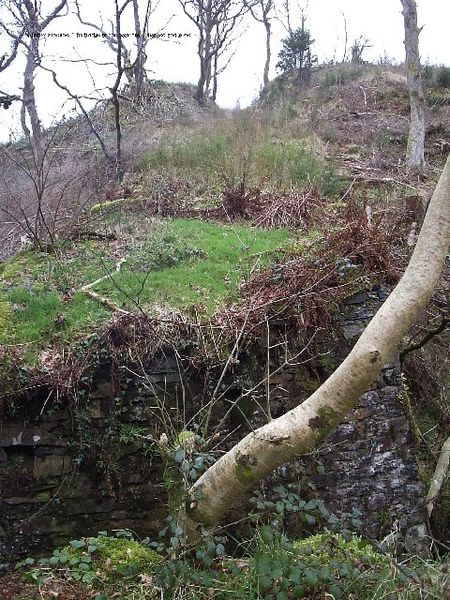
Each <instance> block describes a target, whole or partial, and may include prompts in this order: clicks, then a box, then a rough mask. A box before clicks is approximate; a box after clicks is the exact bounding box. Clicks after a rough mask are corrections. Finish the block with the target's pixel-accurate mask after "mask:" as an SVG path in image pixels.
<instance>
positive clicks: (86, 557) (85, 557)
mask: <svg viewBox="0 0 450 600" xmlns="http://www.w3.org/2000/svg"><path fill="white" fill-rule="evenodd" d="M80 560H81V562H84V563H88V564H89V563H91V562H92V557H91V556H89V554H86V555H85V556H82V557H81V559H80Z"/></svg>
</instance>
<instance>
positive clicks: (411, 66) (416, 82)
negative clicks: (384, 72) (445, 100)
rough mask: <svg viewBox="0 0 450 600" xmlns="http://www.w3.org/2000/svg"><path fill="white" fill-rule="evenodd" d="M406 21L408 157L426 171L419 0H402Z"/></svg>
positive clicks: (417, 166)
mask: <svg viewBox="0 0 450 600" xmlns="http://www.w3.org/2000/svg"><path fill="white" fill-rule="evenodd" d="M401 2H402V6H403V19H404V24H405V51H406V73H407V79H408V88H409V101H410V106H411V115H410V126H409V137H408V148H407V153H406V160H407V163H408V165H409V166H410V167H412V168H414V169H418V170H419V171H422V170H423V168H424V166H425V157H424V152H425V150H424V148H425V98H424V95H423V87H422V69H421V66H420V55H419V34H420V31H421V30H420V29H419V28H418V27H417V6H416V2H415V0H401Z"/></svg>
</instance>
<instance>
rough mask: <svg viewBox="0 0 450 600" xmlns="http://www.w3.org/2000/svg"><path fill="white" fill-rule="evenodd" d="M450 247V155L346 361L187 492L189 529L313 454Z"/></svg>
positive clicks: (210, 521) (388, 352)
mask: <svg viewBox="0 0 450 600" xmlns="http://www.w3.org/2000/svg"><path fill="white" fill-rule="evenodd" d="M449 243H450V157H449V158H448V159H447V163H446V165H445V167H444V170H443V172H442V175H441V178H440V180H439V182H438V185H437V186H436V189H435V191H434V193H433V197H432V199H431V201H430V205H429V208H428V212H427V214H426V217H425V220H424V223H423V226H422V230H421V232H420V235H419V237H418V240H417V244H416V247H415V250H414V252H413V255H412V257H411V260H410V262H409V264H408V266H407V268H406V270H405V273H404V275H403V277H402V278H401V280H400V281H399V283H398V284H397V286H396V287H395V289H394V290H393V292H392V293H391V295H390V296H389V298H388V299H387V300H386V302H385V303H384V305H383V306H382V307H381V308H380V310H379V311H378V312H377V314H376V315H375V317H374V318H373V319H372V321H371V322H370V323H369V325H368V326H367V328H366V329H365V331H364V332H363V333H362V335H361V337H360V338H359V340H358V341H357V343H356V344H355V346H354V348H353V350H352V351H351V352H350V354H349V355H348V357H347V358H346V359H345V360H344V362H343V363H342V364H341V365H340V366H339V367H338V368H337V370H336V371H335V372H334V373H333V374H332V375H331V376H330V377H329V378H328V379H327V381H325V382H324V383H323V384H322V385H321V386H320V388H319V389H318V390H317V391H316V392H314V393H313V394H312V395H311V396H310V397H309V398H308V399H307V400H306V401H305V402H303V403H302V404H300V405H299V406H297V407H296V408H294V409H293V410H291V411H289V412H288V413H286V414H285V415H283V416H282V417H279V418H278V419H275V420H273V421H271V422H270V423H268V424H266V425H264V426H263V427H260V428H259V429H257V430H256V431H254V432H252V433H250V434H248V435H247V436H246V437H245V438H244V439H243V440H241V441H240V442H239V443H238V444H237V445H236V446H234V448H232V449H231V450H230V451H229V452H228V453H227V454H225V455H224V456H222V457H221V458H220V459H219V460H218V461H217V462H216V463H215V464H214V465H212V466H211V467H210V468H209V469H208V470H207V471H206V472H205V473H204V474H203V475H202V476H201V477H200V478H199V479H198V481H197V482H196V483H195V484H194V485H193V486H192V488H191V490H190V492H189V499H188V506H187V517H186V531H187V537H188V539H190V540H192V539H195V537H196V536H197V534H198V530H199V527H200V525H203V526H206V527H210V526H213V525H215V524H216V523H217V522H218V521H219V520H220V519H221V517H222V516H223V515H224V514H225V512H226V511H227V510H228V508H229V507H230V506H231V505H232V504H233V503H234V502H235V500H236V499H237V498H238V497H239V496H241V495H242V494H243V493H244V492H246V491H247V490H248V489H249V488H250V487H251V486H252V485H253V484H254V483H256V482H257V481H259V480H260V479H262V478H263V477H265V476H266V475H268V474H269V473H271V472H272V471H273V470H274V469H276V468H277V467H279V466H280V465H282V464H283V463H286V462H288V461H289V460H291V459H292V458H294V457H295V456H297V455H300V454H302V453H305V452H308V451H310V450H311V449H312V448H314V447H316V446H317V444H318V443H319V442H320V441H321V440H322V439H323V438H324V437H325V436H326V435H327V434H328V433H329V432H330V431H331V430H333V429H334V428H335V427H336V426H337V425H338V424H339V423H340V422H341V421H342V420H343V418H344V417H345V416H346V415H347V413H348V412H349V411H350V410H351V409H352V407H353V406H354V404H355V403H356V401H357V400H358V398H359V397H360V396H361V394H363V393H364V392H365V391H366V390H367V389H368V388H369V387H370V385H371V384H372V383H373V381H374V380H375V379H376V377H377V376H378V375H379V373H380V371H381V369H382V367H383V365H385V364H386V363H388V362H389V360H390V359H391V358H392V355H393V354H394V353H395V352H396V350H397V347H398V345H399V344H400V342H401V340H402V338H403V336H404V335H405V334H406V333H407V331H408V330H409V328H410V327H411V325H412V323H413V322H414V320H415V319H416V318H417V316H418V315H419V313H420V311H421V310H422V309H423V308H424V307H425V306H426V304H427V303H428V301H429V299H430V297H431V295H432V293H433V290H434V288H435V286H436V283H437V281H438V279H439V276H440V273H441V270H442V268H443V265H444V262H445V258H446V256H447V252H448V247H449Z"/></svg>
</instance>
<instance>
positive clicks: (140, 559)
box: [16, 532, 162, 586]
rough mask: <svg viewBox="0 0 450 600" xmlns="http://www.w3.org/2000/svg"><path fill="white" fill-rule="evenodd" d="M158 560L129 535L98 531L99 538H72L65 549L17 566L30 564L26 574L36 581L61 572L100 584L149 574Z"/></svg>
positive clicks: (77, 579) (73, 577)
mask: <svg viewBox="0 0 450 600" xmlns="http://www.w3.org/2000/svg"><path fill="white" fill-rule="evenodd" d="M161 560H162V558H161V556H160V555H159V554H157V553H156V552H155V551H154V550H152V549H150V548H148V547H147V546H145V545H142V544H140V543H139V542H137V541H135V540H133V539H132V537H130V535H127V536H125V537H124V536H123V534H121V533H120V532H119V533H118V535H116V536H115V537H109V536H107V534H106V532H101V533H100V534H99V535H98V537H88V538H81V539H78V540H72V541H71V542H70V543H69V544H68V545H67V546H65V547H64V548H61V549H56V550H54V552H53V554H52V556H50V557H49V558H39V559H37V560H35V559H33V558H26V559H25V560H23V561H21V562H19V563H17V565H16V568H18V569H21V568H28V567H33V568H32V569H31V570H29V571H28V572H27V576H28V578H29V579H31V580H32V581H34V582H36V583H38V584H40V583H42V582H43V581H44V579H45V578H46V577H49V576H55V575H57V574H60V573H61V572H63V573H64V575H65V576H67V577H69V578H71V579H73V580H75V581H81V582H82V583H86V584H88V585H94V586H99V585H100V584H101V583H102V582H103V583H105V582H108V581H115V580H117V579H119V580H120V579H121V578H133V577H136V576H137V575H140V574H142V573H151V572H153V571H154V569H155V565H156V564H157V563H158V562H160V561H161Z"/></svg>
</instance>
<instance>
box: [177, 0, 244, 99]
mask: <svg viewBox="0 0 450 600" xmlns="http://www.w3.org/2000/svg"><path fill="white" fill-rule="evenodd" d="M178 1H179V2H180V4H181V6H182V8H183V11H184V13H185V14H186V16H187V17H189V19H190V20H191V21H192V22H193V23H194V25H195V26H196V27H197V29H198V33H199V41H198V57H199V60H200V77H199V80H198V83H197V90H196V93H195V97H196V99H197V101H198V103H199V104H200V105H204V104H205V103H206V101H207V99H208V97H209V94H210V88H211V84H212V82H213V79H215V92H214V94H213V95H216V94H217V75H218V72H219V71H218V59H219V57H220V56H221V55H222V54H223V53H224V51H225V50H226V48H228V47H229V41H230V36H231V34H232V32H233V31H234V30H235V28H236V26H237V25H238V24H239V23H240V22H241V19H242V17H243V15H244V14H245V13H246V12H247V10H248V8H247V6H246V4H245V3H243V2H242V0H178ZM221 71H223V68H222V69H221ZM214 73H215V77H214Z"/></svg>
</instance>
